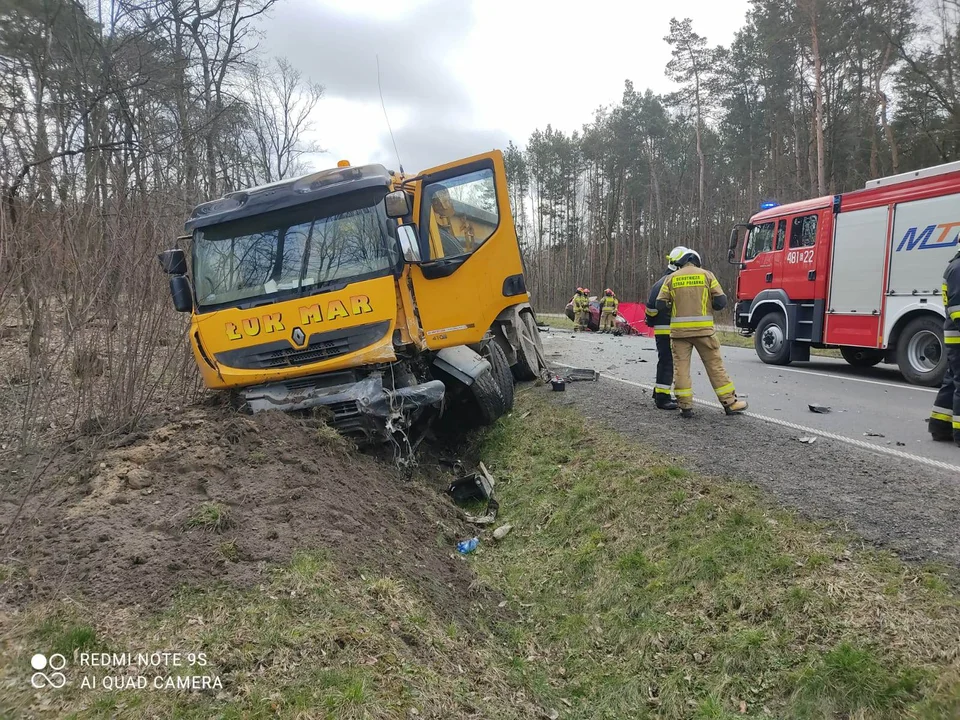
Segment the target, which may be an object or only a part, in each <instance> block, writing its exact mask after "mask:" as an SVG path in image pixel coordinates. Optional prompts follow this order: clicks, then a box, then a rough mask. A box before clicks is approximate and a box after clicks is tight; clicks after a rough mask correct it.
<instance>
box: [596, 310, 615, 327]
mask: <svg viewBox="0 0 960 720" xmlns="http://www.w3.org/2000/svg"><path fill="white" fill-rule="evenodd" d="M614 317H616V313H614V312H613V310H604V311H603V312H602V313H601V314H600V329H601V330H602V331H607V330H613V329H614V327H613V326H614V322H613V318H614Z"/></svg>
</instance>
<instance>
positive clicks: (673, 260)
mask: <svg viewBox="0 0 960 720" xmlns="http://www.w3.org/2000/svg"><path fill="white" fill-rule="evenodd" d="M687 252H689V250H688V249H687V248H686V247H684V246H683V245H677V246H676V247H675V248H674V249H673V250H671V251H670V252H669V253H668V254H667V269H668V270H674V271H675V270H677V269H678V266H677V260H679V259H680V258H682V257H683V256H684V254H685V253H687Z"/></svg>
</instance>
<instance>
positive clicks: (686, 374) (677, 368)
mask: <svg viewBox="0 0 960 720" xmlns="http://www.w3.org/2000/svg"><path fill="white" fill-rule="evenodd" d="M671 344H672V345H673V364H674V385H675V389H674V392H675V394H676V396H677V404H678V405H679V406H680V408H681V409H682V410H692V409H693V380H692V379H691V377H690V359H691V358H692V357H693V349H694V348H696V349H697V354H698V355H699V356H700V360H701V361H702V362H703V367H704V368H705V369H706V371H707V376H708V377H709V378H710V384H711V385H713V390H714V392H716V393H717V397H718V398H719V399H720V402H721V403H722V404H723V406H724V407H726V406H728V405H732V404H733V403H735V402H736V400H737V393H736V390H735V389H734V387H733V381H732V380H730V376H729V375H727V370H726V368H725V367H724V366H723V357H722V356H721V355H720V341H719V340H717V336H716V335H707V336H705V337H690V338H672V339H671Z"/></svg>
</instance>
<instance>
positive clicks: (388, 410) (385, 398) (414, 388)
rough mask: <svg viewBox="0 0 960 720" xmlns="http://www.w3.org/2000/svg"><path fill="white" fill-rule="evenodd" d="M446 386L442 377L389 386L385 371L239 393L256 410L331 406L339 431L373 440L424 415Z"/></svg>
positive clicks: (289, 410)
mask: <svg viewBox="0 0 960 720" xmlns="http://www.w3.org/2000/svg"><path fill="white" fill-rule="evenodd" d="M444 392H445V388H444V385H443V383H442V382H440V381H439V380H430V381H428V382H425V383H421V384H418V385H410V386H409V387H402V388H397V389H396V390H390V389H388V388H386V387H384V385H383V375H382V374H381V373H371V374H370V375H368V376H367V377H365V378H363V379H362V380H357V381H355V382H346V383H341V384H335V385H329V384H324V382H323V379H322V378H317V379H316V383H314V384H311V383H309V382H305V380H304V379H300V380H297V381H296V382H293V383H289V384H288V383H284V382H277V383H270V384H267V385H257V386H255V387H250V388H246V389H245V390H242V391H241V392H240V396H241V398H242V399H243V402H244V404H245V406H246V407H247V409H249V410H250V412H252V413H258V412H264V411H267V410H281V411H283V412H291V411H296V410H309V409H310V408H318V407H323V408H327V409H328V410H330V412H331V413H332V419H331V422H330V424H331V425H332V426H333V427H335V428H336V429H337V430H339V431H340V432H342V433H344V434H346V435H351V436H362V437H366V438H367V439H368V440H371V441H375V440H377V439H386V438H387V437H389V435H390V434H391V433H392V432H394V431H396V430H401V429H404V426H405V425H406V424H407V423H408V422H410V421H412V420H414V419H415V418H416V417H417V416H419V414H420V412H421V411H423V410H425V409H426V408H428V407H432V406H433V407H438V406H439V405H440V404H441V403H442V402H443V396H444Z"/></svg>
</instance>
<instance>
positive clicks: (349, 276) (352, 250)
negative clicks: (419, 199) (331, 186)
mask: <svg viewBox="0 0 960 720" xmlns="http://www.w3.org/2000/svg"><path fill="white" fill-rule="evenodd" d="M398 262H399V251H398V249H397V243H396V240H395V239H394V238H393V237H392V236H391V233H390V232H389V230H388V225H387V215H386V211H385V208H384V204H383V192H382V191H381V192H379V194H371V193H352V194H350V195H344V196H340V197H337V198H333V199H327V200H323V201H320V202H317V203H311V204H307V205H303V206H299V207H294V208H287V209H283V210H275V211H273V212H269V213H264V214H262V215H257V216H254V217H250V218H242V219H239V220H233V221H231V222H226V223H222V224H220V225H212V226H210V227H205V228H202V229H200V230H197V231H196V233H195V234H194V243H193V276H194V284H195V286H196V293H197V305H198V306H199V307H200V308H204V309H207V310H213V309H216V308H217V307H222V306H229V305H242V304H244V303H245V302H246V301H249V300H252V299H257V300H261V299H263V298H264V297H271V298H275V299H278V300H279V299H283V298H284V297H294V296H298V295H306V294H311V293H315V292H324V291H325V290H328V289H333V287H340V286H343V285H345V284H346V283H347V282H348V281H349V282H357V281H360V280H368V279H370V278H374V277H381V276H383V275H387V274H389V273H391V272H392V271H393V269H394V268H395V267H396V266H397V263H398Z"/></svg>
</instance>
